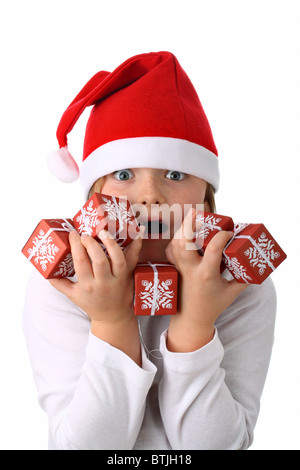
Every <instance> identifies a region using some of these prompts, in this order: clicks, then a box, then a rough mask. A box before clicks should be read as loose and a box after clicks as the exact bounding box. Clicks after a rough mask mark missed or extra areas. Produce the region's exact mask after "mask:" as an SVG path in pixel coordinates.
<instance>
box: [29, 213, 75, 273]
mask: <svg viewBox="0 0 300 470" xmlns="http://www.w3.org/2000/svg"><path fill="white" fill-rule="evenodd" d="M71 230H74V226H73V222H72V220H71V219H53V220H51V219H43V220H41V221H40V222H39V224H38V225H37V227H36V228H35V230H34V231H33V233H32V235H31V236H30V238H29V240H28V241H27V243H26V244H25V246H24V248H23V249H22V253H23V254H24V255H25V256H26V258H27V259H28V260H29V261H30V262H31V263H32V264H33V266H34V267H35V268H36V269H37V270H38V271H39V272H40V273H41V274H42V275H43V276H44V278H45V279H52V278H62V277H71V276H74V274H75V271H74V266H73V259H72V255H71V250H70V245H69V232H70V231H71Z"/></svg>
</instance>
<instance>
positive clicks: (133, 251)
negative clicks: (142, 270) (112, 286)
mask: <svg viewBox="0 0 300 470" xmlns="http://www.w3.org/2000/svg"><path fill="white" fill-rule="evenodd" d="M145 230H146V227H144V226H141V227H140V231H139V233H138V235H137V237H136V238H135V239H134V240H133V241H132V242H131V243H130V245H129V246H128V247H126V249H125V250H124V256H125V260H126V265H127V270H128V271H129V272H132V271H133V270H134V268H135V267H136V265H137V262H138V260H139V256H140V252H141V249H142V246H143V238H144V233H145Z"/></svg>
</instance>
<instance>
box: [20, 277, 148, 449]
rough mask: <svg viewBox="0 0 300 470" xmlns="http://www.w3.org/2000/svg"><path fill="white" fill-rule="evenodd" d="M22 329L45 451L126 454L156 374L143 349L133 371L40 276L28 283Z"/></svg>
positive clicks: (126, 358) (83, 314) (132, 362)
mask: <svg viewBox="0 0 300 470" xmlns="http://www.w3.org/2000/svg"><path fill="white" fill-rule="evenodd" d="M75 284H76V283H74V285H75ZM68 286H69V284H68ZM70 287H71V286H70ZM23 327H24V333H25V336H26V341H27V346H28V349H29V355H30V360H31V365H32V369H33V374H34V378H35V382H36V385H37V389H38V398H39V402H40V404H41V406H42V408H43V409H44V410H45V411H46V413H47V415H48V419H49V434H50V447H51V448H53V449H131V448H132V447H133V445H134V443H135V440H136V437H137V435H138V433H139V430H140V426H141V423H142V419H143V415H144V410H145V400H146V397H147V394H148V391H149V388H150V387H151V384H152V382H153V379H154V376H155V373H156V368H155V367H154V366H153V364H151V362H150V361H148V360H147V358H146V357H145V355H144V352H143V350H142V353H141V354H142V356H141V367H139V365H137V364H136V362H135V360H134V359H133V358H131V357H130V356H129V355H128V354H126V352H125V351H122V349H121V348H118V347H117V346H116V345H112V344H109V343H108V342H107V341H105V340H103V339H101V338H98V337H97V336H96V335H95V334H93V333H92V332H91V331H90V328H91V321H90V318H89V316H88V315H87V314H86V312H84V311H83V309H81V308H78V306H76V305H75V304H74V303H73V302H71V301H70V300H69V299H68V298H67V297H66V296H65V295H64V294H63V293H61V292H59V291H57V290H56V289H55V288H54V287H53V286H51V285H50V283H48V281H45V280H44V279H43V278H42V277H41V276H40V275H39V273H33V276H32V278H31V280H30V282H29V285H28V289H27V295H26V303H25V308H24V316H23ZM112 339H114V338H112ZM119 346H122V347H123V344H120V343H119ZM126 347H127V345H126V344H125V348H126ZM139 351H140V350H139Z"/></svg>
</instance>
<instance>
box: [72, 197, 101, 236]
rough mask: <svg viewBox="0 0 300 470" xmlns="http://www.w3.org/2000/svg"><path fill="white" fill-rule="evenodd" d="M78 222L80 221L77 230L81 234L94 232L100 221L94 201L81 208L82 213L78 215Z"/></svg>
mask: <svg viewBox="0 0 300 470" xmlns="http://www.w3.org/2000/svg"><path fill="white" fill-rule="evenodd" d="M76 222H78V223H79V226H78V228H77V230H78V232H79V233H80V235H91V234H92V229H93V228H95V227H97V225H98V224H99V222H100V219H99V217H98V213H97V208H96V207H94V201H90V202H89V204H88V205H87V207H83V208H82V209H81V212H80V214H79V215H78V216H77V217H76Z"/></svg>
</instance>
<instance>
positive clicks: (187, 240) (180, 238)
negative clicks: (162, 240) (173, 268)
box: [172, 209, 200, 262]
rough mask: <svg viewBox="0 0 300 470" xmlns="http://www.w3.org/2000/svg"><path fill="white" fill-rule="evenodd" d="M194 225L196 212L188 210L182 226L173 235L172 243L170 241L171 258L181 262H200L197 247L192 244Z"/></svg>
mask: <svg viewBox="0 0 300 470" xmlns="http://www.w3.org/2000/svg"><path fill="white" fill-rule="evenodd" d="M195 223H196V211H195V209H190V210H189V212H188V213H187V215H186V216H185V218H184V220H183V223H182V226H181V227H180V229H179V230H178V231H177V232H176V234H175V235H174V239H173V240H174V241H172V254H173V257H175V258H178V257H179V258H180V259H181V260H183V261H187V262H191V261H195V260H197V261H199V260H200V257H199V255H198V252H197V247H196V245H195V243H194V242H193V239H194V237H195V233H194V228H195Z"/></svg>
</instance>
